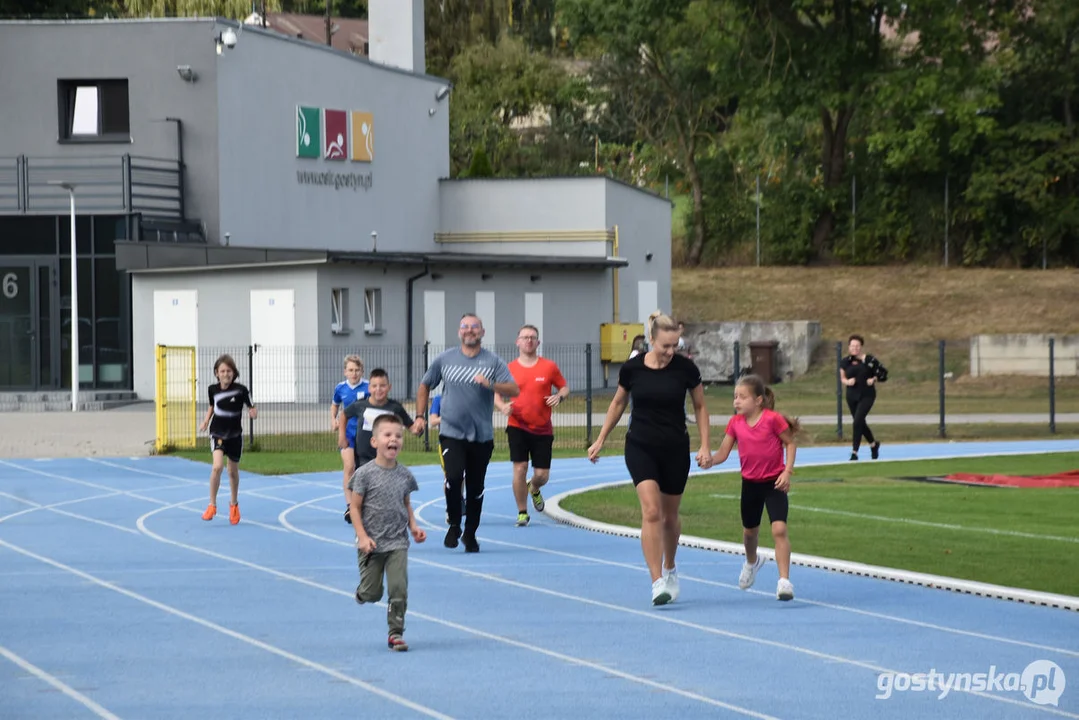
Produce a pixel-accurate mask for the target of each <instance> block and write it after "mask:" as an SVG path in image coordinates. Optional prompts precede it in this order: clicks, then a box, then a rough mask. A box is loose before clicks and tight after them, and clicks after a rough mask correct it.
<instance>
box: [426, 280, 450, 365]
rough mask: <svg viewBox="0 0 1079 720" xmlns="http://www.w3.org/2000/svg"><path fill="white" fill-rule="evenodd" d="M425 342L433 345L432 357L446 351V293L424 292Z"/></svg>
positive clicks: (438, 291) (437, 291)
mask: <svg viewBox="0 0 1079 720" xmlns="http://www.w3.org/2000/svg"><path fill="white" fill-rule="evenodd" d="M423 341H424V342H429V343H431V357H432V358H433V357H434V356H435V355H437V354H439V353H440V352H442V351H443V350H445V349H446V293H445V292H443V291H442V290H424V291H423Z"/></svg>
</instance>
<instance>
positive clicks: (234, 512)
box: [229, 503, 240, 525]
mask: <svg viewBox="0 0 1079 720" xmlns="http://www.w3.org/2000/svg"><path fill="white" fill-rule="evenodd" d="M229 522H230V523H232V524H233V525H235V524H236V523H238V522H240V504H239V503H236V504H235V505H231V504H230V505H229Z"/></svg>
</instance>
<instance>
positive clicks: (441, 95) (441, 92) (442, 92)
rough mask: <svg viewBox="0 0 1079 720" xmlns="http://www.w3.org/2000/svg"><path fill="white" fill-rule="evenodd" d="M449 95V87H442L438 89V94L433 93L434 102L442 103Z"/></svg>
mask: <svg viewBox="0 0 1079 720" xmlns="http://www.w3.org/2000/svg"><path fill="white" fill-rule="evenodd" d="M449 94H450V86H449V85H443V86H442V87H440V88H439V89H438V92H436V93H435V100H436V101H437V102H442V101H443V100H445V99H446V96H447V95H449Z"/></svg>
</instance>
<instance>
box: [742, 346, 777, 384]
mask: <svg viewBox="0 0 1079 720" xmlns="http://www.w3.org/2000/svg"><path fill="white" fill-rule="evenodd" d="M778 348H779V342H778V341H777V340H757V341H755V342H751V343H750V344H749V361H750V364H751V366H752V368H753V374H754V375H756V376H758V377H759V378H760V379H761V380H764V382H765V383H767V384H769V385H771V384H772V383H773V382H775V381H776V350H777V349H778Z"/></svg>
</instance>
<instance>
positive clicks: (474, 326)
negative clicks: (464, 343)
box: [461, 323, 483, 330]
mask: <svg viewBox="0 0 1079 720" xmlns="http://www.w3.org/2000/svg"><path fill="white" fill-rule="evenodd" d="M461 329H462V330H482V329H483V325H480V324H479V323H472V324H471V325H468V324H465V323H461Z"/></svg>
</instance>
